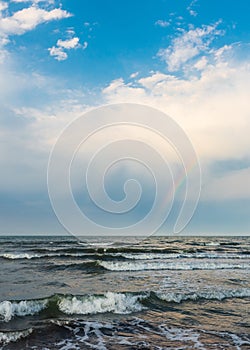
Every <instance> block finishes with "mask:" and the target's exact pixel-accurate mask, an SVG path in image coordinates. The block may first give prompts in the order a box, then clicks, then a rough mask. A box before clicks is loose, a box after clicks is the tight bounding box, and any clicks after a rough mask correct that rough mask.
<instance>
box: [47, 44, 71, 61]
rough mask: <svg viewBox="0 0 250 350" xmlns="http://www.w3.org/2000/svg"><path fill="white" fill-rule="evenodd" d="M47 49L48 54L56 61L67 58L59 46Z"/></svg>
mask: <svg viewBox="0 0 250 350" xmlns="http://www.w3.org/2000/svg"><path fill="white" fill-rule="evenodd" d="M48 50H49V54H50V56H52V57H55V59H56V60H57V61H65V60H66V59H67V58H68V55H67V53H66V52H64V51H63V49H62V48H61V47H55V46H52V47H50V48H49V49H48Z"/></svg>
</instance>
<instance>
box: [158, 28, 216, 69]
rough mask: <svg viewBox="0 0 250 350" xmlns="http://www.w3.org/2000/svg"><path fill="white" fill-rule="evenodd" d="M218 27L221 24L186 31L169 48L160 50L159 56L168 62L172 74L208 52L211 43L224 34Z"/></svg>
mask: <svg viewBox="0 0 250 350" xmlns="http://www.w3.org/2000/svg"><path fill="white" fill-rule="evenodd" d="M218 25H219V22H217V23H215V24H213V25H203V26H202V27H200V28H194V29H190V30H188V31H184V32H183V33H181V34H180V35H179V36H178V37H177V38H174V39H173V41H172V43H171V45H170V46H169V47H167V48H164V49H160V50H159V52H158V56H159V57H160V58H161V59H162V60H163V61H165V62H166V64H167V67H168V70H169V71H170V72H173V71H177V70H179V69H181V68H182V67H183V65H184V64H186V63H187V62H189V61H190V60H191V59H193V58H195V57H197V56H199V55H200V54H201V53H205V52H207V51H208V50H209V48H210V44H211V42H212V41H213V40H214V39H215V38H216V37H217V36H219V35H222V34H223V31H222V30H219V29H218Z"/></svg>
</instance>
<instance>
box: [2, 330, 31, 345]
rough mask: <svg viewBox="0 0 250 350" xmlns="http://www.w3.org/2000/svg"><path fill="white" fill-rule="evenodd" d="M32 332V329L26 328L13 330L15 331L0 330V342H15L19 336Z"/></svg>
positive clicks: (23, 336) (26, 335) (25, 335)
mask: <svg viewBox="0 0 250 350" xmlns="http://www.w3.org/2000/svg"><path fill="white" fill-rule="evenodd" d="M32 332H33V329H32V328H30V329H26V330H23V331H15V332H0V344H4V345H6V344H8V343H10V342H16V341H18V340H20V339H21V338H26V337H28V336H29V335H30V334H31V333H32Z"/></svg>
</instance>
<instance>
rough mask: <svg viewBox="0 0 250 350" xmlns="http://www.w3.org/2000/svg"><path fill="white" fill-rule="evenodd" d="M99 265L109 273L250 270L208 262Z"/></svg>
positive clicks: (116, 262)
mask: <svg viewBox="0 0 250 350" xmlns="http://www.w3.org/2000/svg"><path fill="white" fill-rule="evenodd" d="M97 263H98V265H99V266H101V267H103V268H105V269H106V270H109V271H146V270H219V269H248V267H249V265H248V264H236V263H218V262H213V261H206V262H200V261H198V262H196V261H192V262H187V261H184V262H181V261H177V262H162V261H156V262H154V261H153V262H148V261H143V262H142V261H140V262H134V261H100V260H98V262H97Z"/></svg>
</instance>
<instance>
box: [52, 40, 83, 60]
mask: <svg viewBox="0 0 250 350" xmlns="http://www.w3.org/2000/svg"><path fill="white" fill-rule="evenodd" d="M87 46H88V43H87V42H86V41H85V42H84V43H83V45H81V44H80V43H79V38H78V37H74V38H71V39H67V40H62V39H59V40H57V43H56V46H53V47H51V48H49V49H48V50H49V53H50V56H53V57H54V58H55V59H56V60H57V61H65V60H66V59H67V58H68V54H67V52H65V50H72V49H78V48H82V49H83V50H85V49H86V48H87Z"/></svg>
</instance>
